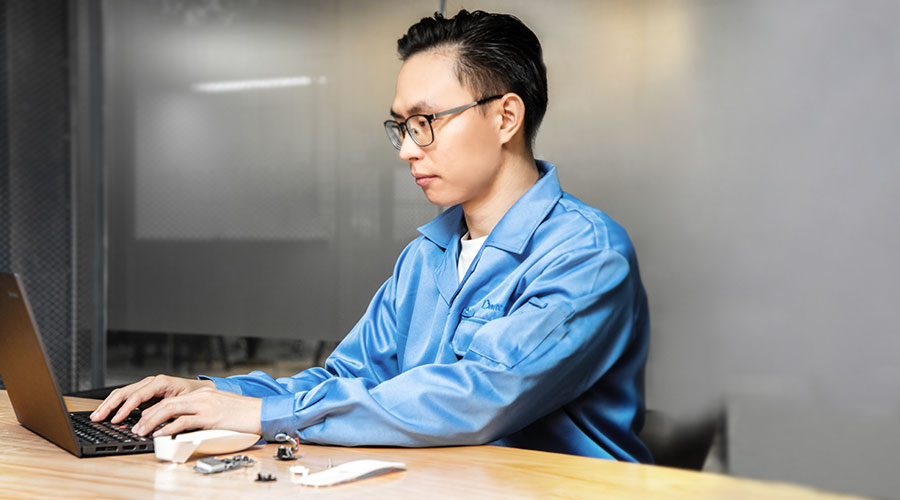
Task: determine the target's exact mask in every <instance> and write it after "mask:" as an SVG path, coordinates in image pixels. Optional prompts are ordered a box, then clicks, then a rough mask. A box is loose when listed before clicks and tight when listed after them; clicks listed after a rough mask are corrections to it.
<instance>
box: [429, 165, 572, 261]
mask: <svg viewBox="0 0 900 500" xmlns="http://www.w3.org/2000/svg"><path fill="white" fill-rule="evenodd" d="M536 163H537V167H538V171H539V173H540V175H541V177H540V178H539V179H538V181H537V182H536V183H535V184H534V186H531V188H530V189H529V190H528V191H526V192H525V194H523V195H522V197H521V198H519V200H518V201H516V203H515V204H513V206H512V207H511V208H510V209H509V210H508V211H507V212H506V214H505V215H504V216H503V218H502V219H500V222H498V223H497V225H496V226H494V229H493V230H492V231H491V234H490V235H489V236H488V238H487V240H486V241H485V242H484V245H485V246H493V247H496V248H499V249H501V250H505V251H507V252H512V253H516V254H518V253H522V251H524V250H525V246H526V245H527V244H528V241H529V240H530V239H531V236H532V235H533V234H534V231H535V230H537V227H538V225H539V224H540V223H541V221H543V220H544V218H545V217H546V216H547V214H548V213H549V212H550V210H551V209H552V208H553V207H554V205H556V202H557V201H559V199H560V198H561V197H562V188H561V187H560V185H559V177H558V176H557V173H556V166H555V165H553V164H552V163H549V162H545V161H543V160H537V161H536ZM419 232H420V233H422V235H424V236H425V237H426V238H428V239H429V240H431V241H432V242H433V243H434V244H435V245H437V246H439V247H441V248H443V249H445V250H446V249H447V248H448V247H450V245H455V244H456V242H457V241H459V239H460V238H461V237H462V235H463V234H465V232H466V224H465V220H464V218H463V210H462V206H460V205H455V206H453V207H451V208H449V209H447V210H445V211H444V212H443V213H442V214H440V215H438V216H437V217H436V218H435V219H434V220H432V221H431V222H429V223H428V224H425V225H424V226H422V227H420V228H419Z"/></svg>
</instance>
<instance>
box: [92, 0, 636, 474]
mask: <svg viewBox="0 0 900 500" xmlns="http://www.w3.org/2000/svg"><path fill="white" fill-rule="evenodd" d="M398 49H399V52H400V55H401V59H402V60H403V61H404V62H403V66H402V68H401V69H400V73H399V75H398V77H397V86H396V93H395V96H394V101H393V104H392V106H391V111H390V112H391V115H392V116H393V119H392V120H388V121H387V122H385V129H386V130H387V133H388V137H389V138H390V140H391V142H392V143H393V145H394V146H395V147H396V148H397V149H399V151H400V157H401V158H402V159H403V160H405V161H406V162H408V163H409V165H410V172H411V174H412V176H413V177H414V178H415V181H416V183H417V184H418V185H419V186H421V188H422V190H423V192H424V193H425V196H426V197H427V198H428V200H429V201H431V202H432V203H435V204H437V205H441V206H448V207H452V208H450V209H448V210H446V211H445V212H444V213H443V214H441V215H440V216H438V217H437V218H436V219H435V220H433V221H432V222H430V223H429V224H426V225H425V226H423V227H421V228H419V230H420V232H421V233H422V235H421V236H420V237H419V238H417V239H416V240H414V241H413V242H412V243H410V244H409V245H408V246H407V247H406V249H405V250H404V251H403V253H402V254H401V255H400V258H399V259H398V261H397V264H396V266H395V268H394V271H393V274H392V275H391V277H390V279H388V280H387V282H385V283H384V285H383V286H382V287H381V289H379V290H378V292H377V293H376V294H375V297H374V298H373V300H372V302H371V304H370V305H369V308H368V310H367V311H366V313H365V314H364V315H363V317H362V319H361V320H360V321H359V323H357V325H356V326H355V327H354V328H353V330H351V332H350V333H349V334H348V335H347V337H346V338H345V339H344V340H343V341H342V342H341V344H340V345H339V346H338V347H337V348H336V349H335V351H334V353H332V354H331V356H330V357H329V358H328V360H327V362H326V363H325V367H324V368H312V369H309V370H306V371H303V372H301V373H299V374H297V375H294V376H293V377H285V378H280V379H277V380H275V379H273V378H272V377H270V376H269V375H267V374H265V373H263V372H253V373H251V374H249V375H242V376H235V377H229V378H224V379H223V378H206V377H202V380H186V379H177V378H172V377H166V376H162V375H160V376H157V377H149V378H147V379H145V380H143V381H141V382H138V383H136V384H133V385H131V386H128V387H126V388H123V389H120V390H117V391H115V392H113V393H112V394H111V395H110V396H109V398H107V400H106V401H105V402H104V403H103V404H102V405H101V406H100V407H99V408H98V409H97V411H96V412H95V414H94V419H95V420H100V419H103V418H105V417H107V416H108V415H109V414H110V413H111V412H112V410H114V409H115V408H117V407H119V411H118V412H117V413H115V414H114V418H113V422H117V421H119V420H121V419H122V418H123V417H124V416H125V415H127V414H128V412H129V411H131V410H132V409H133V408H135V407H136V406H137V405H138V404H139V403H141V402H142V401H146V400H148V399H150V398H152V397H154V396H163V398H164V399H162V401H161V402H159V403H158V404H156V405H155V406H153V407H151V408H150V409H148V410H146V411H145V412H144V415H143V417H142V418H141V421H140V422H139V423H138V424H137V425H136V426H135V431H136V432H138V433H139V434H146V433H148V432H149V431H150V430H151V429H153V428H155V427H156V426H157V425H158V424H160V423H162V422H164V421H167V420H169V419H172V418H174V419H175V420H174V421H172V422H171V423H169V424H168V425H167V426H165V427H164V428H162V429H161V430H159V431H157V432H156V433H155V434H154V435H166V434H173V433H177V432H180V431H183V430H187V429H192V428H223V429H233V430H238V431H246V432H255V433H261V434H262V435H263V437H265V438H266V439H268V440H273V439H274V437H275V435H276V434H278V433H287V434H290V435H293V436H297V437H299V438H300V439H301V440H302V441H304V442H311V443H323V444H341V445H389V446H441V445H462V444H483V443H493V444H498V445H505V446H515V447H523V448H532V449H539V450H546V451H554V452H562V453H571V454H578V455H584V456H593V457H603V458H612V459H618V460H629V461H641V462H647V461H650V460H651V459H650V456H649V453H648V451H647V449H646V448H645V447H644V445H643V444H642V443H641V442H640V441H639V440H638V438H637V436H636V434H637V432H638V431H639V430H640V428H641V426H642V425H643V369H644V363H645V360H646V355H647V345H648V331H649V324H648V313H647V303H646V297H645V295H644V290H643V287H642V285H641V282H640V278H639V275H638V269H637V261H636V258H635V255H634V251H633V249H632V246H631V242H630V241H629V239H628V236H627V235H626V233H625V231H624V230H623V229H622V228H621V227H620V226H618V225H617V224H616V223H615V222H614V221H612V220H611V219H610V218H609V217H607V216H606V215H605V214H603V213H601V212H599V211H598V210H596V209H594V208H591V207H589V206H587V205H585V204H584V203H582V202H580V201H579V200H577V199H575V198H574V197H572V196H570V195H568V194H564V193H563V192H562V191H561V189H560V186H559V180H558V177H557V174H556V168H555V167H554V166H553V165H551V164H549V163H546V162H543V161H535V159H534V157H533V155H532V145H533V141H534V137H535V133H536V131H537V128H538V126H539V124H540V122H541V119H542V118H543V114H544V111H545V110H546V106H547V85H546V70H545V69H544V64H543V61H542V55H541V46H540V42H539V41H538V39H537V37H536V36H535V35H534V33H532V32H531V30H529V29H528V28H527V27H526V26H525V25H523V24H522V23H521V22H520V21H519V20H518V19H516V18H514V17H512V16H506V15H497V14H488V13H485V12H480V11H478V12H472V13H469V12H466V11H461V12H459V14H457V15H456V16H455V17H453V18H451V19H446V18H444V17H442V16H441V15H439V14H435V16H434V17H433V18H425V19H422V20H421V21H420V22H419V23H417V24H415V25H413V26H412V27H411V28H410V29H409V31H408V32H407V34H406V35H405V36H404V37H403V38H401V39H400V40H399V41H398ZM120 405H121V407H120Z"/></svg>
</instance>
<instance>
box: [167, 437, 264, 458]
mask: <svg viewBox="0 0 900 500" xmlns="http://www.w3.org/2000/svg"><path fill="white" fill-rule="evenodd" d="M257 441H259V435H258V434H248V433H246V432H236V431H225V430H209V431H194V432H185V433H183V434H178V435H177V436H175V438H172V436H160V437H156V438H153V451H154V452H155V453H156V458H158V459H160V460H167V461H170V462H175V463H179V464H180V463H184V462H186V461H187V459H188V458H190V457H191V455H193V454H194V453H198V454H204V455H222V454H226V453H234V452H237V451H241V450H245V449H247V448H249V447H251V446H253V445H254V444H256V442H257Z"/></svg>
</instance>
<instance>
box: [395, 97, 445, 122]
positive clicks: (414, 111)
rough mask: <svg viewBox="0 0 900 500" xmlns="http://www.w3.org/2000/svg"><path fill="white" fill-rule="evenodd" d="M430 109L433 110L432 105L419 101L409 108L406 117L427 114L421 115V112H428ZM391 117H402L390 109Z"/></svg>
mask: <svg viewBox="0 0 900 500" xmlns="http://www.w3.org/2000/svg"><path fill="white" fill-rule="evenodd" d="M430 109H434V105H433V104H431V103H429V102H428V101H419V102H417V103H415V104H413V105H412V107H410V108H409V115H407V116H412V115H419V114H427V113H423V111H425V110H430ZM391 116H393V117H394V118H403V115H401V114H400V113H398V112H396V111H394V108H391Z"/></svg>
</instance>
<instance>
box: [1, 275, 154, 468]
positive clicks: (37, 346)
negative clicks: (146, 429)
mask: <svg viewBox="0 0 900 500" xmlns="http://www.w3.org/2000/svg"><path fill="white" fill-rule="evenodd" d="M0 377H3V383H4V384H6V392H7V394H8V395H9V400H10V402H11V403H12V406H13V410H15V412H16V418H17V419H19V423H21V424H22V425H23V426H25V427H26V428H27V429H29V430H31V431H32V432H34V433H35V434H38V435H40V436H41V437H43V438H45V439H47V440H48V441H50V442H52V443H54V444H56V445H57V446H59V447H60V448H62V449H64V450H66V451H68V452H69V453H71V454H73V455H75V456H76V457H92V456H104V455H126V454H132V453H147V452H151V451H153V440H152V438H145V437H141V436H138V435H136V434H132V433H131V431H130V429H131V427H132V426H133V425H134V424H135V423H137V421H138V420H139V419H140V412H137V411H136V412H134V413H132V414H131V415H129V416H128V418H126V419H125V420H124V421H123V422H121V423H119V424H112V423H110V422H109V421H106V422H96V423H95V422H91V419H90V416H89V415H90V414H91V412H89V411H76V412H70V411H68V410H67V409H66V405H65V402H63V398H62V394H60V392H59V386H58V385H57V384H56V379H55V378H54V376H53V372H52V371H51V370H50V366H49V364H48V363H47V356H46V351H44V345H43V343H42V342H41V337H40V335H38V331H37V325H36V324H35V322H34V316H33V315H32V314H31V307H30V306H29V304H28V298H27V297H26V296H25V290H24V288H23V287H22V283H21V281H20V280H19V277H18V276H17V275H15V274H12V273H0Z"/></svg>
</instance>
